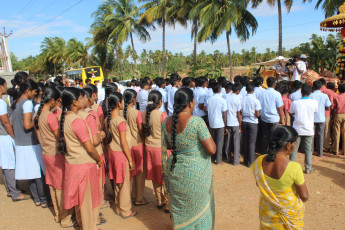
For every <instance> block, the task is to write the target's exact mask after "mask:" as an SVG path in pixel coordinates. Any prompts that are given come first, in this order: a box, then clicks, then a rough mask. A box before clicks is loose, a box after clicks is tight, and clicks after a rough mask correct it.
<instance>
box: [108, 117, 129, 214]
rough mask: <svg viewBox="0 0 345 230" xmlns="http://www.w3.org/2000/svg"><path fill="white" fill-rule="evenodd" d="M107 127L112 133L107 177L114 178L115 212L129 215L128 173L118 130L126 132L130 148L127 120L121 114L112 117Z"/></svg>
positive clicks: (126, 160)
mask: <svg viewBox="0 0 345 230" xmlns="http://www.w3.org/2000/svg"><path fill="white" fill-rule="evenodd" d="M109 128H110V132H111V135H112V141H111V143H110V145H109V179H111V180H114V183H115V185H114V192H115V213H116V214H117V215H121V216H129V215H130V214H131V209H132V201H131V183H130V173H129V164H128V159H127V157H126V155H125V153H124V152H123V149H122V147H121V141H120V132H126V137H127V138H126V139H127V141H128V144H129V146H128V147H129V149H130V148H131V146H130V142H129V140H130V139H131V134H130V130H129V127H128V125H127V122H126V120H125V118H123V117H122V116H117V117H115V118H114V119H112V120H111V121H110V125H109Z"/></svg>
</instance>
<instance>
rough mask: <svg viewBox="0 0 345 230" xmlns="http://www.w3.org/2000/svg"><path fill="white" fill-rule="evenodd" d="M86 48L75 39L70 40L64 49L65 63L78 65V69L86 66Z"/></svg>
mask: <svg viewBox="0 0 345 230" xmlns="http://www.w3.org/2000/svg"><path fill="white" fill-rule="evenodd" d="M87 57H88V53H87V48H86V47H85V46H84V44H83V43H82V42H80V41H78V40H77V39H76V38H72V39H70V40H69V41H68V42H67V47H66V63H67V64H74V63H78V65H79V67H81V66H84V67H85V65H86V62H87Z"/></svg>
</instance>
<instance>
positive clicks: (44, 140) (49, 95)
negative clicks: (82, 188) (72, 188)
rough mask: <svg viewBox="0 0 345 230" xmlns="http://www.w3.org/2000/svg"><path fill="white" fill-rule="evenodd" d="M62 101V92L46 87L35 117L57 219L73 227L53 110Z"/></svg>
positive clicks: (55, 117) (56, 120)
mask: <svg viewBox="0 0 345 230" xmlns="http://www.w3.org/2000/svg"><path fill="white" fill-rule="evenodd" d="M58 101H61V94H60V92H59V90H57V89H56V88H55V87H48V88H47V89H45V91H44V93H43V95H42V98H41V103H40V106H39V109H38V111H37V114H36V116H35V118H34V123H35V129H36V133H37V137H38V140H39V141H40V144H41V147H42V157H43V160H44V164H45V173H46V176H45V179H46V184H47V185H48V186H49V190H50V196H51V200H52V203H53V206H54V212H55V217H54V219H55V221H56V222H57V223H60V224H61V226H62V227H64V228H65V227H72V226H73V221H72V219H71V218H72V214H73V210H66V209H64V206H63V175H64V171H65V156H64V155H63V154H61V153H59V152H58V149H57V147H58V141H59V135H60V134H59V121H58V118H57V116H56V115H54V113H52V112H51V110H52V109H53V108H55V107H56V105H57V103H58Z"/></svg>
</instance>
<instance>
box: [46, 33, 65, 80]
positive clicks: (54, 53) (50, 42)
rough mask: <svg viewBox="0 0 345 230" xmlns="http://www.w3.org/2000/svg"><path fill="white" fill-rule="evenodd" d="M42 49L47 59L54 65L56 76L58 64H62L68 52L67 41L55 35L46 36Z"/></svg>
mask: <svg viewBox="0 0 345 230" xmlns="http://www.w3.org/2000/svg"><path fill="white" fill-rule="evenodd" d="M41 51H42V53H44V56H45V58H46V60H48V61H50V62H52V63H53V65H54V76H55V75H56V72H57V65H58V64H61V63H62V61H63V60H64V58H65V54H66V42H65V40H64V39H63V38H60V37H53V38H49V37H46V38H44V40H43V42H42V45H41Z"/></svg>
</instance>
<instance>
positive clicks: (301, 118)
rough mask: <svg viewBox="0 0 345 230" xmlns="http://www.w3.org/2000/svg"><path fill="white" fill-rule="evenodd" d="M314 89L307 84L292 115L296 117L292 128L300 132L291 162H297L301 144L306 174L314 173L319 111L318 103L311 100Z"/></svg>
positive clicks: (293, 108) (291, 112) (292, 110)
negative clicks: (313, 164)
mask: <svg viewBox="0 0 345 230" xmlns="http://www.w3.org/2000/svg"><path fill="white" fill-rule="evenodd" d="M311 91H312V88H311V87H310V86H309V85H307V84H305V85H303V87H302V98H301V99H300V100H295V101H293V102H292V104H291V107H290V111H289V113H290V114H293V115H294V122H293V125H292V127H293V128H294V129H296V131H297V132H298V138H297V141H296V147H295V150H294V151H293V153H292V154H291V155H290V160H292V161H296V157H297V151H298V148H299V145H300V143H301V142H302V144H303V145H304V148H303V149H304V151H305V172H306V174H310V173H312V172H313V170H312V167H311V158H312V153H313V152H312V144H313V139H314V115H315V113H316V112H317V111H318V102H317V101H315V100H313V99H310V97H309V96H310V94H311Z"/></svg>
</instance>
